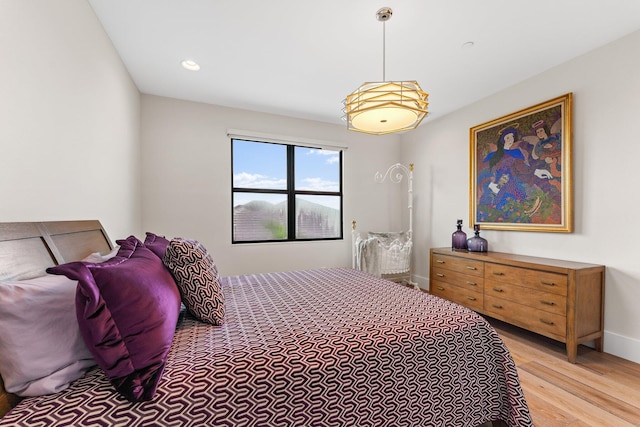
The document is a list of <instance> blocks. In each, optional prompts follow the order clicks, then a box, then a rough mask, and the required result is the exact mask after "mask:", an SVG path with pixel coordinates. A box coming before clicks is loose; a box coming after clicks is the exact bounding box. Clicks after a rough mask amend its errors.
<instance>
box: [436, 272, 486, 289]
mask: <svg viewBox="0 0 640 427" xmlns="http://www.w3.org/2000/svg"><path fill="white" fill-rule="evenodd" d="M432 271H433V273H432V274H433V278H432V279H433V280H434V281H438V282H446V283H450V284H452V285H457V286H460V287H462V288H468V289H469V290H471V291H474V292H483V290H484V278H483V277H480V276H474V275H471V274H467V273H466V272H465V273H460V272H458V271H455V270H447V269H445V268H442V267H438V266H436V267H434V268H433V270H432Z"/></svg>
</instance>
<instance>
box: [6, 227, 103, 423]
mask: <svg viewBox="0 0 640 427" xmlns="http://www.w3.org/2000/svg"><path fill="white" fill-rule="evenodd" d="M111 249H113V245H112V243H111V240H109V237H108V236H107V232H106V231H105V230H104V228H103V227H102V224H100V221H97V220H83V221H49V222H4V223H2V222H0V280H25V279H31V278H34V277H38V276H42V275H44V274H46V271H45V270H46V269H47V268H48V267H52V266H54V265H58V264H63V263H66V262H71V261H79V260H81V259H83V258H85V257H86V256H87V255H89V254H91V253H93V252H107V251H109V250H111ZM19 400H20V398H19V397H17V396H15V395H13V394H11V393H7V392H6V391H5V390H4V384H3V383H2V378H0V417H2V416H3V415H4V414H6V413H7V412H8V411H9V410H10V409H11V408H13V407H14V406H15V405H16V404H17V403H18V401H19Z"/></svg>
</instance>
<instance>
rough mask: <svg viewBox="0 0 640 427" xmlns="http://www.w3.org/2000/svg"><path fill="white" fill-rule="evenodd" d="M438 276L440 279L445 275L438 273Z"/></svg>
mask: <svg viewBox="0 0 640 427" xmlns="http://www.w3.org/2000/svg"><path fill="white" fill-rule="evenodd" d="M436 276H438V277H444V274H442V273H436Z"/></svg>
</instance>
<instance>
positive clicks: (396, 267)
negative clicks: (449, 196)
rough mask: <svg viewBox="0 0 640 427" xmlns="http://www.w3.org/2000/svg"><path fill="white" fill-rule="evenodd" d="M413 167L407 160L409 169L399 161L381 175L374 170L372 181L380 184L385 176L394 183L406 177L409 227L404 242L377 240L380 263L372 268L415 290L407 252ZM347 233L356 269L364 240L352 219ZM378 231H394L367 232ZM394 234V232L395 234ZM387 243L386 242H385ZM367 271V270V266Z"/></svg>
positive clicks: (409, 250)
mask: <svg viewBox="0 0 640 427" xmlns="http://www.w3.org/2000/svg"><path fill="white" fill-rule="evenodd" d="M413 169H414V164H413V163H410V164H409V168H407V167H406V166H404V165H403V164H401V163H396V164H394V165H391V166H390V167H389V169H387V172H386V173H385V174H384V175H383V174H381V173H380V172H376V173H375V175H374V180H375V181H376V182H377V183H379V184H381V183H383V182H384V181H385V180H386V179H387V177H389V181H391V182H392V183H394V184H398V183H400V182H402V179H403V176H404V175H406V176H407V182H408V209H409V229H408V231H407V232H406V241H404V242H400V241H398V240H396V241H393V242H392V244H391V245H389V244H383V243H382V242H381V241H380V240H377V242H376V243H377V248H376V249H377V250H378V251H380V257H379V260H380V264H381V265H377V266H375V268H373V270H374V271H376V272H377V273H379V275H380V276H382V277H385V278H389V279H390V280H393V281H399V282H400V283H403V284H407V285H409V286H412V287H414V288H416V289H418V287H417V284H416V283H414V282H413V280H412V277H411V255H412V247H413ZM351 228H352V230H351V236H352V267H353V268H357V269H363V268H361V267H362V265H361V258H360V257H361V256H362V253H361V252H360V249H361V248H362V244H363V242H364V239H362V237H361V236H360V234H359V233H358V232H357V231H356V221H355V220H354V221H352V222H351ZM376 234H377V235H380V234H394V233H370V236H371V235H376ZM395 234H398V233H395ZM387 243H388V242H387ZM369 270H371V269H369Z"/></svg>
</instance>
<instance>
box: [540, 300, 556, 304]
mask: <svg viewBox="0 0 640 427" xmlns="http://www.w3.org/2000/svg"><path fill="white" fill-rule="evenodd" d="M540 302H541V303H542V304H544V305H556V303H555V302H553V301H540Z"/></svg>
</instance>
